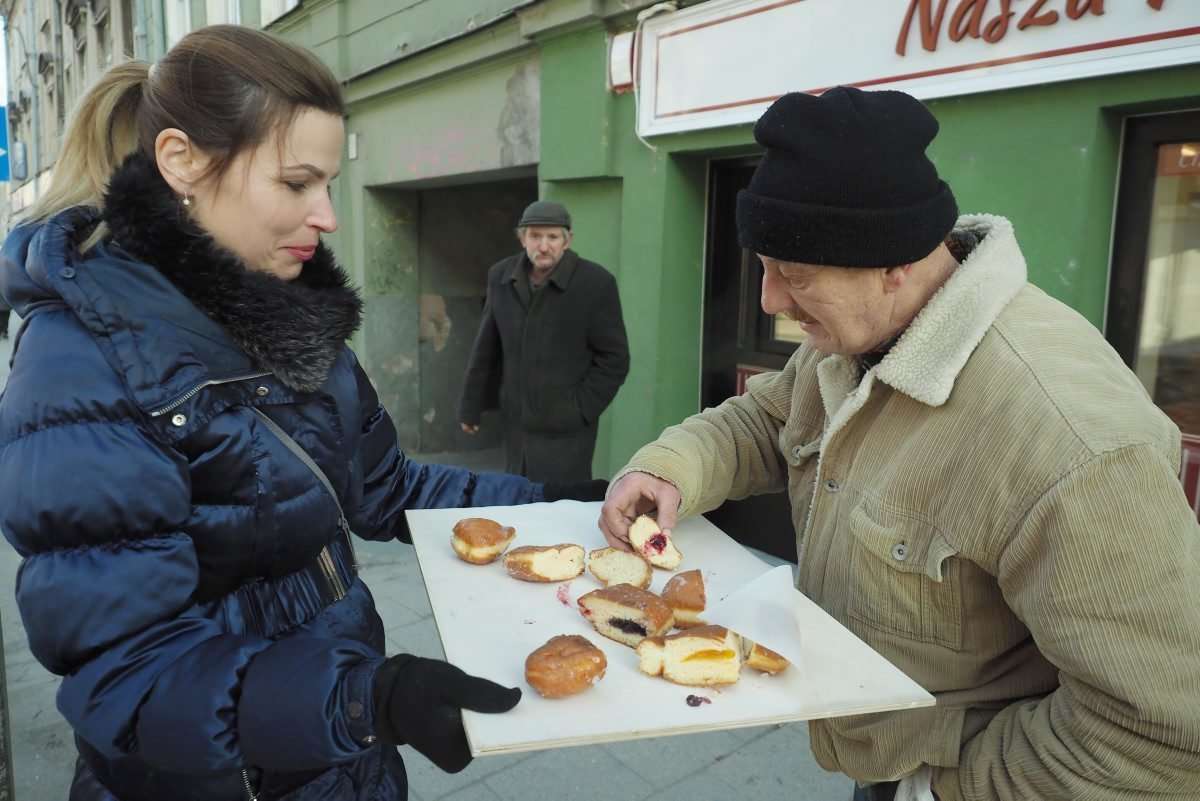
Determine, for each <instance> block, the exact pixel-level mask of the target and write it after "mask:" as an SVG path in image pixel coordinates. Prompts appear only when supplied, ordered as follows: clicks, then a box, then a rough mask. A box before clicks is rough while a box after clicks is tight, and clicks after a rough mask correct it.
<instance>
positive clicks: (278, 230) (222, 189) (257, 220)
mask: <svg viewBox="0 0 1200 801" xmlns="http://www.w3.org/2000/svg"><path fill="white" fill-rule="evenodd" d="M344 140H345V129H344V126H343V124H342V119H341V117H338V116H336V115H334V114H329V113H326V112H324V111H318V110H317V109H305V110H304V111H301V112H300V113H299V114H298V115H297V116H296V119H295V121H294V122H293V123H292V126H291V127H290V128H289V129H288V130H287V131H286V132H285V133H284V134H283V136H282V137H274V136H269V137H267V138H266V139H265V140H264V141H263V142H262V143H261V144H260V145H259V146H258V147H256V148H254V149H251V150H247V151H245V152H243V153H240V154H239V155H238V156H237V157H235V158H234V160H233V161H232V162H231V163H230V165H229V168H228V170H227V171H226V172H225V174H224V175H223V176H221V177H220V179H219V180H218V179H217V177H216V176H214V177H211V178H209V179H207V180H205V181H204V182H202V183H201V184H198V185H196V186H195V187H194V189H193V195H194V198H193V202H192V205H191V212H192V215H193V217H195V218H196V221H197V222H198V223H199V224H200V225H201V227H203V228H204V229H205V230H206V231H208V233H209V234H211V235H212V237H213V239H215V240H216V242H217V244H219V245H221V246H222V247H224V248H226V249H228V250H231V251H233V253H235V254H236V255H237V256H238V257H239V258H241V260H242V261H243V262H244V263H245V264H246V266H247V267H248V268H250V269H252V270H260V271H262V272H267V273H271V274H272V275H274V276H276V277H277V278H281V279H283V280H285V281H291V280H292V279H294V278H296V277H297V276H299V275H300V271H301V270H302V269H303V268H304V262H306V261H308V260H309V259H311V258H312V257H313V253H314V252H315V251H316V248H317V242H318V241H319V239H320V237H321V234H327V233H332V232H333V231H336V230H337V217H336V215H335V214H334V211H333V203H332V201H331V200H330V182H331V181H332V180H333V179H334V178H336V177H337V173H338V168H339V166H340V164H341V160H342V144H343V142H344Z"/></svg>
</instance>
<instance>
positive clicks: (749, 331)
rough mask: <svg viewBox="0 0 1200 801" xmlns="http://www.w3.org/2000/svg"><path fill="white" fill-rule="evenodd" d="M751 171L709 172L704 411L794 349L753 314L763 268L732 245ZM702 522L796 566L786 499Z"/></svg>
mask: <svg viewBox="0 0 1200 801" xmlns="http://www.w3.org/2000/svg"><path fill="white" fill-rule="evenodd" d="M757 163H758V159H757V158H752V159H750V158H747V159H737V160H730V161H715V162H713V163H712V165H711V169H710V172H709V186H708V210H709V211H708V225H707V231H708V242H707V248H706V252H707V254H708V255H707V259H706V264H705V275H704V353H703V359H702V363H701V405H702V406H703V407H705V408H708V407H711V406H716V405H718V404H719V403H721V402H722V401H723V400H725V399H726V398H729V397H731V396H733V395H736V394H738V393H740V392H741V391H742V390H743V389H744V388H745V380H746V378H747V377H749V376H750V375H753V374H754V373H759V372H764V371H768V370H778V369H779V368H781V367H783V365H784V364H785V363H786V362H787V358H788V356H789V355H790V354H791V352H792V351H793V350H794V349H795V347H796V343H795V342H794V341H789V339H788V336H789V335H788V332H787V331H786V330H784V328H783V324H777V323H776V321H775V320H773V319H772V318H771V317H770V316H768V315H767V314H764V313H763V311H762V309H761V308H760V307H759V304H758V297H759V286H760V284H761V282H762V267H761V266H760V265H759V262H758V259H757V258H756V257H755V256H754V254H752V253H750V252H749V251H747V250H743V249H742V248H741V246H739V245H738V238H737V227H736V225H735V216H734V212H735V209H736V204H737V193H738V191H739V190H741V189H744V188H746V187H747V186H748V185H749V184H750V177H751V176H752V175H753V174H754V168H755V166H756V164H757ZM705 516H706V517H707V518H708V519H709V520H711V521H712V522H713V523H714V524H716V525H717V526H719V527H720V528H721V529H722V530H723V531H725V532H726V533H727V534H729V536H731V537H733V538H734V539H736V540H737V541H738V542H741V543H742V544H743V545H748V546H750V547H752V548H758V549H759V550H762V551H766V552H767V553H770V554H772V555H774V556H778V557H779V558H781V559H786V560H788V561H790V562H795V561H796V532H795V529H794V528H793V526H792V517H791V505H790V503H789V502H788V497H787V493H786V492H781V493H776V494H772V495H759V496H756V497H752V498H747V499H745V500H741V501H727V502H726V503H725V504H723V505H722V506H721V507H720V508H718V509H715V510H713V511H712V512H709V513H708V514H707V515H705Z"/></svg>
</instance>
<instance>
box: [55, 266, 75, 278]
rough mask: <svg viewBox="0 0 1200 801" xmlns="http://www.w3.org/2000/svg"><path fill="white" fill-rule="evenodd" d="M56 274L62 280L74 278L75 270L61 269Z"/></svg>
mask: <svg viewBox="0 0 1200 801" xmlns="http://www.w3.org/2000/svg"><path fill="white" fill-rule="evenodd" d="M58 274H59V275H61V276H62V277H63V278H74V277H75V268H74V267H63V268H62V269H61V270H59V271H58Z"/></svg>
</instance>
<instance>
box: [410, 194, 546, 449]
mask: <svg viewBox="0 0 1200 801" xmlns="http://www.w3.org/2000/svg"><path fill="white" fill-rule="evenodd" d="M537 191H538V187H537V179H536V178H534V177H532V176H531V177H529V178H521V179H517V180H505V181H492V182H488V183H480V184H470V185H465V186H453V187H445V188H436V189H425V190H422V191H421V192H420V193H419V195H418V203H419V205H418V207H419V222H418V237H419V245H418V257H417V260H418V263H419V265H420V287H421V297H420V320H419V326H420V334H419V340H420V359H421V364H420V371H421V399H420V404H421V405H420V408H421V422H420V435H419V441H420V450H421V451H422V452H423V453H432V452H443V451H456V452H457V451H470V450H482V449H488V448H498V447H500V445H501V443H502V441H503V440H502V437H501V434H502V422H501V420H500V415H499V413H498V412H488V413H486V414H485V415H484V417H483V419H482V420H481V421H480V422H481V425H480V430H479V433H478V434H475V435H473V436H469V435H467V434H464V433H462V431H461V430H460V429H459V424H458V401H459V396H460V394H461V393H462V385H463V376H464V375H465V373H466V368H467V361H468V358H469V357H470V353H471V347H472V345H473V344H474V342H475V334H476V332H477V331H478V330H479V320H480V318H481V316H482V311H483V302H484V296H485V295H486V292H487V272H488V268H489V267H491V266H492V265H493V264H495V263H496V262H497V261H499V260H500V259H503V258H505V257H506V256H511V255H512V254H514V253H516V252H517V251H519V250H520V249H521V245H520V243H519V242H517V238H516V234H515V230H516V226H517V221H518V220H519V219H520V218H521V211H522V210H523V209H524V208H525V206H527V205H528V204H530V203H532V202H533V201H535V200H537Z"/></svg>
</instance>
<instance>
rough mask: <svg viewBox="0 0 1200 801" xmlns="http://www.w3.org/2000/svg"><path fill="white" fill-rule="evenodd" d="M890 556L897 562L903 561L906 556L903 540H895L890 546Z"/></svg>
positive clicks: (906, 547) (906, 550)
mask: <svg viewBox="0 0 1200 801" xmlns="http://www.w3.org/2000/svg"><path fill="white" fill-rule="evenodd" d="M892 558H893V559H895V560H896V561H897V562H903V561H904V560H905V559H907V558H908V546H907V545H905V544H904V543H903V542H897V543H896V544H895V545H893V546H892Z"/></svg>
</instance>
